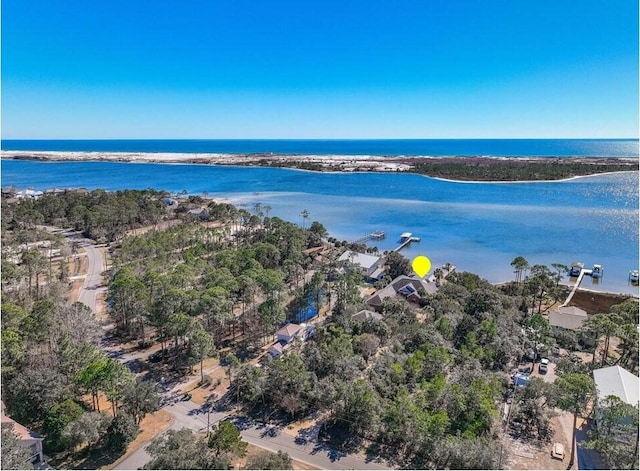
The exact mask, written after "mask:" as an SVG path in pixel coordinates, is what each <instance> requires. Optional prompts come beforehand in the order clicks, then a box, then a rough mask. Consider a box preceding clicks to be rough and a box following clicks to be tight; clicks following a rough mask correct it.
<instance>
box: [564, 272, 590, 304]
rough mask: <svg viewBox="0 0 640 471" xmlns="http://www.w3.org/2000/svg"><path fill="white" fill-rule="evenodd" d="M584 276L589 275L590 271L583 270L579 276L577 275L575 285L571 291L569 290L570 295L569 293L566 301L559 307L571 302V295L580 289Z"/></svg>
mask: <svg viewBox="0 0 640 471" xmlns="http://www.w3.org/2000/svg"><path fill="white" fill-rule="evenodd" d="M585 275H591V270H585V269H584V268H583V269H582V270H580V274H579V275H578V279H577V280H576V284H575V285H573V289H572V290H571V293H569V296H568V297H567V300H566V301H565V302H564V303H563V304H562V305H561V306H560V307H565V306H566V305H567V304H569V302H570V301H571V298H573V295H574V294H576V291H578V288H579V287H580V283H582V279H583V278H584V277H585Z"/></svg>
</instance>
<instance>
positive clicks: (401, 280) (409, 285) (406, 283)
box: [367, 275, 438, 306]
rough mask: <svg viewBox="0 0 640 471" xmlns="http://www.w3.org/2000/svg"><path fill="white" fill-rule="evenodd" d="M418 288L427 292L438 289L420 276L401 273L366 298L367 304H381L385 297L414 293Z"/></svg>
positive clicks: (433, 291)
mask: <svg viewBox="0 0 640 471" xmlns="http://www.w3.org/2000/svg"><path fill="white" fill-rule="evenodd" d="M420 288H422V289H423V290H424V291H425V292H426V293H427V294H434V293H435V292H436V291H438V288H437V287H436V285H435V283H429V282H427V281H425V280H423V279H422V278H414V277H412V276H406V275H401V276H398V277H397V278H395V279H394V280H393V281H392V282H391V283H389V284H388V285H387V286H385V287H384V288H382V289H381V290H379V291H378V292H377V293H376V294H374V295H373V296H371V297H370V298H369V299H367V304H368V305H369V306H381V305H382V303H383V301H384V300H385V299H387V298H390V297H393V296H395V295H396V294H403V295H405V296H409V295H411V294H416V293H417V291H418V290H419V289H420Z"/></svg>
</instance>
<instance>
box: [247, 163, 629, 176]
mask: <svg viewBox="0 0 640 471" xmlns="http://www.w3.org/2000/svg"><path fill="white" fill-rule="evenodd" d="M392 161H393V162H397V161H398V159H397V158H395V159H393V160H392ZM400 161H401V162H402V163H403V164H406V165H408V166H409V167H410V168H409V169H408V170H405V172H408V173H418V174H421V175H427V176H430V177H437V178H446V179H451V180H462V181H535V180H561V179H565V178H570V177H576V176H583V175H594V174H599V173H606V172H628V171H638V162H633V161H630V160H622V159H596V160H595V161H592V160H582V161H580V159H567V158H556V159H552V158H544V159H538V160H531V159H518V158H511V159H496V158H488V157H487V158H483V157H440V158H434V159H425V158H405V159H402V160H400ZM257 164H258V165H262V166H270V167H288V168H299V169H303V170H312V171H319V172H322V171H336V172H340V171H343V169H342V167H341V165H340V164H333V163H330V162H329V163H319V162H306V161H303V160H296V159H295V157H292V158H291V160H289V161H282V160H277V161H276V160H261V161H258V162H257ZM358 170H359V171H375V169H374V168H373V167H362V168H358Z"/></svg>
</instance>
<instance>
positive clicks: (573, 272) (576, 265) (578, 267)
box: [569, 262, 584, 277]
mask: <svg viewBox="0 0 640 471" xmlns="http://www.w3.org/2000/svg"><path fill="white" fill-rule="evenodd" d="M583 268H584V263H582V262H573V263H572V264H571V268H570V269H569V276H570V277H571V276H580V272H581V271H582V269H583Z"/></svg>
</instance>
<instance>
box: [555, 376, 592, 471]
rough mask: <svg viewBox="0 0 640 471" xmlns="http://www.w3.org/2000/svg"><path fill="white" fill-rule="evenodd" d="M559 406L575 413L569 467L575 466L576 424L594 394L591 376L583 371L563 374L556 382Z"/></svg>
mask: <svg viewBox="0 0 640 471" xmlns="http://www.w3.org/2000/svg"><path fill="white" fill-rule="evenodd" d="M554 389H555V390H556V397H557V401H558V402H557V404H558V407H559V408H560V409H562V410H565V411H567V412H571V413H573V439H572V441H571V459H570V460H569V468H567V469H570V468H571V467H572V466H573V461H574V459H575V449H576V425H577V423H578V415H579V414H580V415H582V414H583V413H584V412H585V411H586V409H587V406H588V404H589V401H590V400H591V398H592V397H593V395H594V392H595V385H594V383H593V379H592V378H591V376H589V375H586V374H583V373H570V374H568V375H566V376H561V377H560V378H558V379H557V380H556V382H555V383H554Z"/></svg>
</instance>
